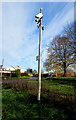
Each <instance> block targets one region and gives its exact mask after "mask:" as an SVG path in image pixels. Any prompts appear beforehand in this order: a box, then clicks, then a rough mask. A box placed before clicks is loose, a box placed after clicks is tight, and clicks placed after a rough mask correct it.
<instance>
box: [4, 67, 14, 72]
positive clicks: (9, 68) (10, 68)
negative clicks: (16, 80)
mask: <svg viewBox="0 0 76 120" xmlns="http://www.w3.org/2000/svg"><path fill="white" fill-rule="evenodd" d="M6 70H9V71H14V70H15V68H14V67H13V66H10V67H8V68H6Z"/></svg>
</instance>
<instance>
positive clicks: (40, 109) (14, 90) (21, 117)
mask: <svg viewBox="0 0 76 120" xmlns="http://www.w3.org/2000/svg"><path fill="white" fill-rule="evenodd" d="M74 84H75V83H74ZM74 84H72V82H69V81H66V82H63V81H52V80H43V81H42V94H41V101H40V103H39V102H38V101H37V80H33V81H32V80H31V81H29V82H26V81H22V80H18V81H10V82H9V81H5V82H4V83H3V89H2V102H3V104H2V108H3V109H2V120H76V104H75V103H76V102H75V100H74V99H72V97H73V98H74V89H75V86H74ZM59 88H60V89H59Z"/></svg>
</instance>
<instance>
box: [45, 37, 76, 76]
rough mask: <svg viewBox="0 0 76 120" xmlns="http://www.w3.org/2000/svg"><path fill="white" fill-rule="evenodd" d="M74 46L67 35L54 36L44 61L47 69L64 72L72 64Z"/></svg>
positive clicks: (73, 60)
mask: <svg viewBox="0 0 76 120" xmlns="http://www.w3.org/2000/svg"><path fill="white" fill-rule="evenodd" d="M74 62H75V59H74V47H73V42H72V40H71V39H70V38H69V37H67V36H56V37H55V38H54V39H53V41H52V42H51V43H50V45H49V47H48V57H47V59H46V61H45V63H44V67H45V68H46V70H47V71H49V70H54V71H56V72H64V76H66V71H67V68H68V67H69V66H70V65H71V64H74Z"/></svg>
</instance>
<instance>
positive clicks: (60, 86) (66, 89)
mask: <svg viewBox="0 0 76 120" xmlns="http://www.w3.org/2000/svg"><path fill="white" fill-rule="evenodd" d="M42 84H44V85H46V86H47V87H48V88H50V89H53V90H57V91H59V92H60V93H63V94H68V95H74V86H73V85H71V84H69V82H68V84H65V83H63V82H58V81H53V80H50V81H47V80H46V81H43V82H42Z"/></svg>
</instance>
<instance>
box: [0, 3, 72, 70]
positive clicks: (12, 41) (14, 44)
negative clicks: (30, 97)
mask: <svg viewBox="0 0 76 120" xmlns="http://www.w3.org/2000/svg"><path fill="white" fill-rule="evenodd" d="M1 7H2V8H1ZM40 8H43V25H44V28H45V30H44V31H43V37H42V63H43V61H45V59H46V57H47V52H46V48H47V46H48V44H49V42H50V41H51V40H52V38H53V37H55V36H56V35H58V34H61V32H62V30H63V29H64V27H65V26H66V25H67V24H68V23H71V22H73V20H74V3H73V2H61V3H60V2H22V3H21V2H7V3H6V2H3V3H2V6H1V3H0V18H1V16H2V19H0V58H1V59H2V58H4V67H5V68H7V67H9V66H11V65H12V66H14V67H16V66H17V65H19V66H20V67H21V68H24V69H25V70H26V69H27V68H32V69H37V67H38V66H37V64H38V63H37V61H36V56H37V55H38V42H39V29H38V28H37V24H36V22H35V15H36V14H38V13H39V12H40ZM1 10H2V11H1ZM1 28H2V29H1ZM1 50H2V52H1ZM1 59H0V64H1Z"/></svg>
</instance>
